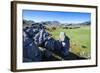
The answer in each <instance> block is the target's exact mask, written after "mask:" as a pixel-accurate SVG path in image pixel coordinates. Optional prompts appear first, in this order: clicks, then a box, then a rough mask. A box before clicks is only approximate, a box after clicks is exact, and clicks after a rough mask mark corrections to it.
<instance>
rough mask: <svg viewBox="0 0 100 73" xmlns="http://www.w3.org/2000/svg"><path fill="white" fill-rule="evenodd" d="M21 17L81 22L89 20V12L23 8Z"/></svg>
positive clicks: (38, 20) (34, 19)
mask: <svg viewBox="0 0 100 73" xmlns="http://www.w3.org/2000/svg"><path fill="white" fill-rule="evenodd" d="M23 19H25V20H32V21H35V22H43V21H59V22H61V23H82V22H86V21H91V13H82V12H58V11H36V10H23Z"/></svg>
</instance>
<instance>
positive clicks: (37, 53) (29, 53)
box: [23, 24, 70, 62]
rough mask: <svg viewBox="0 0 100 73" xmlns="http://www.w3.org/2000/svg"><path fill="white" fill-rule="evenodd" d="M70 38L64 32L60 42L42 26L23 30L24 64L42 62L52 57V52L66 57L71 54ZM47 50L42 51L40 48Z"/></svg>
mask: <svg viewBox="0 0 100 73" xmlns="http://www.w3.org/2000/svg"><path fill="white" fill-rule="evenodd" d="M69 45H70V43H69V38H68V37H67V36H66V35H65V33H64V32H61V33H60V40H55V39H53V38H52V37H51V36H50V35H49V33H48V32H47V31H46V30H45V28H44V26H43V25H42V24H39V25H37V26H36V27H34V25H32V27H26V28H24V29H23V62H34V61H42V58H43V57H45V58H49V57H51V56H52V54H51V52H49V51H52V52H54V53H58V54H59V55H60V56H62V57H65V56H67V55H68V53H69V48H70V46H69ZM39 47H42V48H45V49H46V50H44V51H43V50H42V51H41V49H40V48H39Z"/></svg>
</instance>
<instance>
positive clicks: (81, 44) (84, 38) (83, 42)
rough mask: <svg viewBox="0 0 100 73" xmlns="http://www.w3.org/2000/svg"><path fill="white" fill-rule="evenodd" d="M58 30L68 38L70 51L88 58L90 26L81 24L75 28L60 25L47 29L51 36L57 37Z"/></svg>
mask: <svg viewBox="0 0 100 73" xmlns="http://www.w3.org/2000/svg"><path fill="white" fill-rule="evenodd" d="M60 32H65V33H66V35H67V36H68V37H69V38H70V43H71V45H70V51H71V52H73V53H75V54H77V55H79V56H82V57H86V58H90V53H91V52H90V48H91V47H90V46H91V34H90V33H91V32H90V26H81V27H80V28H77V29H63V28H62V27H56V30H52V31H49V33H50V34H52V37H53V38H55V39H57V40H58V39H59V34H60Z"/></svg>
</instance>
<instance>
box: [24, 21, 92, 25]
mask: <svg viewBox="0 0 100 73" xmlns="http://www.w3.org/2000/svg"><path fill="white" fill-rule="evenodd" d="M35 23H39V24H43V25H66V26H76V25H91V22H90V21H86V22H82V23H77V24H76V23H60V22H59V21H45V22H34V21H31V20H29V21H28V20H23V25H32V24H35Z"/></svg>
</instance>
